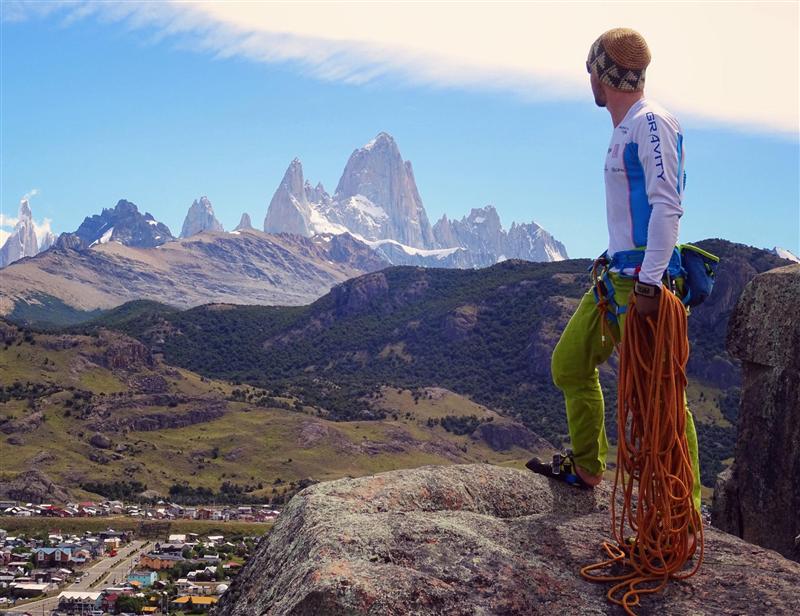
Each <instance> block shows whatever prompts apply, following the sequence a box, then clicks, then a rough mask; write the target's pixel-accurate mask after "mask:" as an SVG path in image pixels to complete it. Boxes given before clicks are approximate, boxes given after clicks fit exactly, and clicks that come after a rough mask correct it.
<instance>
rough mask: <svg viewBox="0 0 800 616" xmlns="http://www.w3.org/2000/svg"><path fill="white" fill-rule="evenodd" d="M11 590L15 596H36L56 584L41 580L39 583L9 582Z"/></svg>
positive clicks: (52, 588)
mask: <svg viewBox="0 0 800 616" xmlns="http://www.w3.org/2000/svg"><path fill="white" fill-rule="evenodd" d="M9 588H10V589H11V592H13V593H14V596H16V597H38V596H39V595H43V594H45V593H46V592H50V591H51V590H55V589H56V585H55V584H52V583H50V582H43V583H41V584H33V583H30V582H12V583H11V584H9Z"/></svg>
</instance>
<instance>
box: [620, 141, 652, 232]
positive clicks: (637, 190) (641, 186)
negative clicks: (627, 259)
mask: <svg viewBox="0 0 800 616" xmlns="http://www.w3.org/2000/svg"><path fill="white" fill-rule="evenodd" d="M623 157H624V160H625V175H626V176H627V178H628V192H629V195H630V196H629V205H630V210H631V225H632V227H633V229H632V231H633V243H634V244H635V245H636V246H647V225H648V224H649V223H650V210H651V207H650V202H649V201H648V200H647V189H646V188H645V183H644V168H643V167H642V163H641V161H640V160H639V145H638V144H636V143H632V142H631V143H628V144H627V145H626V146H625V152H624V154H623Z"/></svg>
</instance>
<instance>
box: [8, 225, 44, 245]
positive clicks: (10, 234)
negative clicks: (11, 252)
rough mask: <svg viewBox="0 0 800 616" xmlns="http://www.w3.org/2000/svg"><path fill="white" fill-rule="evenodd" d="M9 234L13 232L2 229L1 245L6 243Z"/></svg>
mask: <svg viewBox="0 0 800 616" xmlns="http://www.w3.org/2000/svg"><path fill="white" fill-rule="evenodd" d="M9 235H11V234H10V233H9V232H8V231H4V230H3V229H0V246H2V245H3V244H5V243H6V240H7V239H8V236H9ZM37 241H38V240H37Z"/></svg>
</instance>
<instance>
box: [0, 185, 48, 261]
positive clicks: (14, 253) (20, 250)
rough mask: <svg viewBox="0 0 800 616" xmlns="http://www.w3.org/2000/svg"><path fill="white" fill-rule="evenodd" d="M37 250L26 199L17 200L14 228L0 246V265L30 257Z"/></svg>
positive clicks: (31, 218) (37, 246)
mask: <svg viewBox="0 0 800 616" xmlns="http://www.w3.org/2000/svg"><path fill="white" fill-rule="evenodd" d="M38 252H39V244H38V241H37V239H36V230H35V228H34V226H33V214H32V213H31V208H30V205H29V204H28V200H27V199H22V200H21V201H20V202H19V214H18V216H17V223H16V224H15V225H14V229H13V231H12V232H11V235H9V236H8V237H7V238H6V241H5V243H4V244H3V247H2V248H0V267H5V266H7V265H10V264H11V263H13V262H14V261H18V260H19V259H22V258H23V257H32V256H34V255H35V254H37V253H38Z"/></svg>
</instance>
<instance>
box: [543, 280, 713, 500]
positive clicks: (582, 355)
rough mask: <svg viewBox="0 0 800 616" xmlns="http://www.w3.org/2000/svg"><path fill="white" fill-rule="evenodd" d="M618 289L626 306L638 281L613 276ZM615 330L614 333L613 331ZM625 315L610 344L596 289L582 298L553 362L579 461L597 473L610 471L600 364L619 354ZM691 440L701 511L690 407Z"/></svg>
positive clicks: (618, 296)
mask: <svg viewBox="0 0 800 616" xmlns="http://www.w3.org/2000/svg"><path fill="white" fill-rule="evenodd" d="M610 276H611V279H612V283H613V285H614V289H615V293H616V295H615V300H616V302H617V303H618V304H619V305H620V306H624V305H626V304H627V303H628V296H629V295H630V293H631V291H632V290H633V280H632V279H630V278H622V277H620V276H618V275H616V274H614V272H611V273H610ZM609 330H610V331H609ZM624 330H625V314H621V315H619V324H618V325H611V326H610V327H607V328H606V340H605V343H604V342H603V341H602V338H601V329H600V312H599V311H598V310H597V305H596V304H595V299H594V294H593V292H592V290H591V289H589V291H587V292H586V294H585V295H584V296H583V298H582V299H581V303H580V305H579V306H578V309H577V310H576V311H575V314H573V315H572V318H571V319H570V320H569V323H568V324H567V326H566V328H564V331H563V333H562V334H561V339H560V340H559V341H558V344H557V345H556V348H555V350H554V351H553V358H552V363H551V367H552V372H553V382H554V383H555V384H556V386H557V387H558V388H559V389H560V390H561V391H562V392H563V394H564V400H565V401H566V406H567V423H568V424H569V437H570V440H571V441H572V451H573V454H574V456H575V463H576V464H577V465H578V466H580V467H581V468H583V469H584V470H586V471H587V472H589V473H591V474H593V475H599V474H600V473H602V472H604V471H605V470H606V454H607V453H608V440H607V439H606V430H605V415H604V408H603V392H602V390H601V389H600V378H599V373H598V371H597V366H599V365H600V364H602V363H603V362H605V361H606V360H607V359H608V358H609V357H610V356H611V353H612V352H613V350H614V342H613V340H612V339H611V336H610V333H613V335H614V337H615V338H616V339H617V340H622V337H621V336H623V335H624ZM686 415H687V417H686V419H687V421H686V438H687V440H688V442H689V453H690V455H691V462H692V469H693V470H694V491H693V493H692V498H693V500H694V504H695V507H696V509H697V510H698V511H700V461H699V459H698V455H697V432H696V431H695V427H694V420H693V419H692V414H691V412H689V409H688V408H687V409H686Z"/></svg>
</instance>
